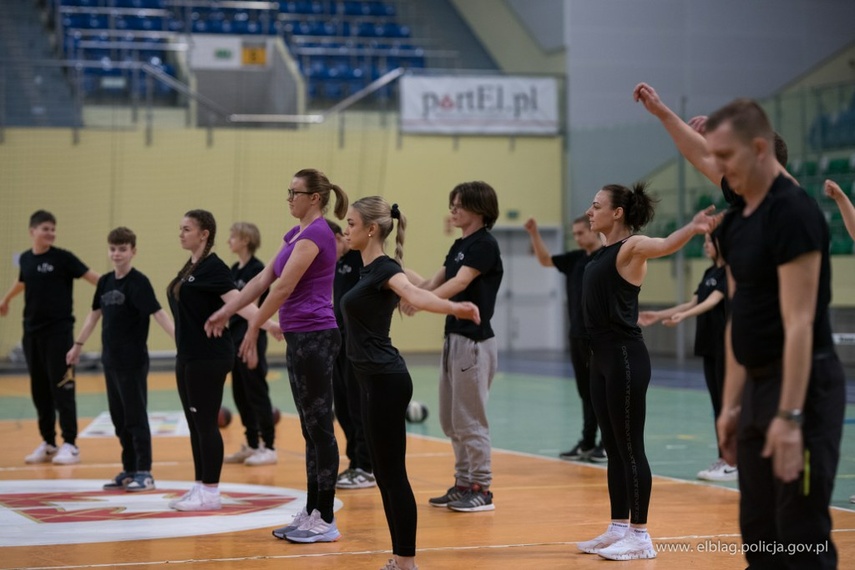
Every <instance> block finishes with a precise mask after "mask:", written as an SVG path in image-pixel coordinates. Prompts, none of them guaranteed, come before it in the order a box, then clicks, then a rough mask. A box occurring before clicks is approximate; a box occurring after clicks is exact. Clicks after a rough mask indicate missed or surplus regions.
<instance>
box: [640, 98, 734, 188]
mask: <svg viewBox="0 0 855 570" xmlns="http://www.w3.org/2000/svg"><path fill="white" fill-rule="evenodd" d="M632 98H633V99H634V100H635V101H638V102H640V103H641V104H642V105H644V108H645V109H647V111H648V112H649V113H650V114H651V115H653V116H654V117H656V118H657V119H659V122H661V123H662V126H663V127H665V130H666V131H667V132H668V134H669V135H670V136H671V139H672V140H673V141H674V144H675V145H676V146H677V150H679V151H680V154H682V155H683V157H684V158H685V159H686V160H688V161H689V162H690V163H691V164H692V166H694V167H695V168H697V169H698V170H699V171H700V173H701V174H703V175H704V176H706V177H707V178H709V179H710V181H711V182H712V183H713V184H715V185H716V186H719V185H720V184H721V179H722V176H723V173H722V171H721V168H719V166H718V164H717V163H716V160H715V157H714V156H713V155H712V153H711V152H710V150H709V146H707V141H706V139H705V138H704V136H703V135H702V134H701V133H700V132H698V131H696V130H695V129H694V128H692V125H690V124H688V123H686V122H685V121H684V120H683V119H681V118H680V117H679V116H678V115H677V114H676V113H675V112H674V111H672V110H671V109H670V108H669V107H668V106H667V105H665V103H663V102H662V100H661V99H660V98H659V94H658V93H656V90H655V89H653V87H651V86H650V85H648V84H647V83H639V84H638V85H636V86H635V89H634V90H633V91H632ZM696 119H697V118H695V120H696Z"/></svg>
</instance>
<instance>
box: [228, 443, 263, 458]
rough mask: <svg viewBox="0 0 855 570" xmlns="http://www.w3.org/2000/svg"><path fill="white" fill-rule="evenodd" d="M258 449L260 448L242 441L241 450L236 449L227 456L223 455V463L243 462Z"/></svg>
mask: <svg viewBox="0 0 855 570" xmlns="http://www.w3.org/2000/svg"><path fill="white" fill-rule="evenodd" d="M256 451H258V450H257V449H255V448H252V447H250V446H248V445H247V444H245V443H242V444H241V446H240V449H239V450H237V451H235V452H234V453H232V454H231V455H226V456H225V457H223V463H243V462H244V461H246V459H247V458H248V457H251V456H252V454H253V453H255V452H256Z"/></svg>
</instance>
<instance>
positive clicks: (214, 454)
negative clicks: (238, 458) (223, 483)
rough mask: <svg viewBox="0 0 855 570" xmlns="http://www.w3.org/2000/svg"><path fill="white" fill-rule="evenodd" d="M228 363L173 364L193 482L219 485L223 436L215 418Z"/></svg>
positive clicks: (217, 415) (191, 361) (181, 361)
mask: <svg viewBox="0 0 855 570" xmlns="http://www.w3.org/2000/svg"><path fill="white" fill-rule="evenodd" d="M231 369H232V361H231V360H189V361H184V360H182V359H181V356H179V357H178V358H177V359H176V361H175V378H176V380H177V381H178V397H179V398H181V406H182V407H183V408H184V416H185V417H186V418H187V425H188V427H189V428H190V446H191V447H192V449H193V468H194V469H195V474H194V480H196V481H201V482H202V483H205V484H207V485H214V484H217V483H219V482H220V472H221V471H222V469H223V436H222V435H221V434H220V427H219V423H218V418H219V414H220V406H222V404H223V386H224V385H225V383H226V374H228V373H229V371H230V370H231Z"/></svg>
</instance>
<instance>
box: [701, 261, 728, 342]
mask: <svg viewBox="0 0 855 570" xmlns="http://www.w3.org/2000/svg"><path fill="white" fill-rule="evenodd" d="M713 291H719V292H721V294H722V295H724V296H725V299H726V298H727V270H726V269H725V267H724V266H723V265H722V266H721V267H716V266H715V265H713V266H711V267H708V268H707V270H706V271H704V276H703V277H702V278H701V282H700V283H698V288H697V289H696V290H695V295H697V296H698V304H699V305H700V304H701V303H703V302H704V301H706V300H707V298H708V297H709V296H710V295H711V294H712V292H713ZM725 307H726V303H725V300H724V299H722V300H721V301H719V302H718V303H717V304H716V306H715V307H713V308H712V309H710V310H709V311H706V312H704V313H701V314H700V315H698V318H697V322H696V323H695V324H696V327H695V356H707V355H713V354H716V352H717V351H721V350H722V349H723V348H724V326H725V323H726V322H727V314H726V311H725Z"/></svg>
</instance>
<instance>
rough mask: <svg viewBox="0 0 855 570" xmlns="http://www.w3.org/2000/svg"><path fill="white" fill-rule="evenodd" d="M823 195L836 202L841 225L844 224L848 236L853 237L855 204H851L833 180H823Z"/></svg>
mask: <svg viewBox="0 0 855 570" xmlns="http://www.w3.org/2000/svg"><path fill="white" fill-rule="evenodd" d="M825 195H826V196H828V197H829V198H831V199H832V200H834V203H835V204H837V209H839V210H840V215H841V216H842V217H843V225H845V226H846V231H847V232H849V237H851V238H852V239H855V206H853V205H852V202H851V201H850V200H849V196H847V195H846V193H845V192H843V190H841V189H840V186H839V185H838V184H837V182H835V181H834V180H826V181H825Z"/></svg>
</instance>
